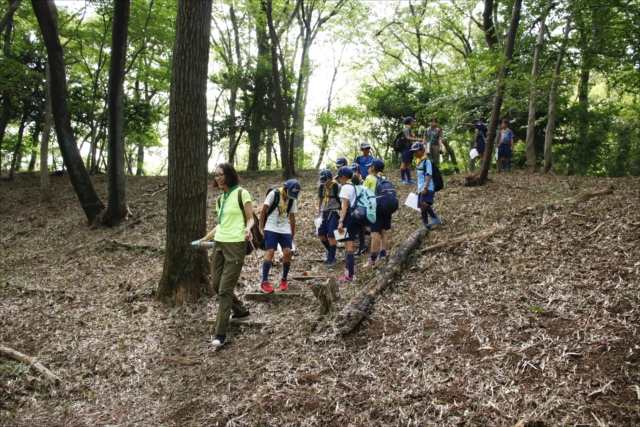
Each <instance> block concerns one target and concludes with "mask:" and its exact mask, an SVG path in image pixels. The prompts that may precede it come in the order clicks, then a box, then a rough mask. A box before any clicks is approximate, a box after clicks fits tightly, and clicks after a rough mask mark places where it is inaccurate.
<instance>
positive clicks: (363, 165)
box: [353, 154, 373, 181]
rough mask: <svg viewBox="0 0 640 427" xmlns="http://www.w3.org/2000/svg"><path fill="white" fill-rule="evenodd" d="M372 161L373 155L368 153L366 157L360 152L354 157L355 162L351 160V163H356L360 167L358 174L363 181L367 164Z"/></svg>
mask: <svg viewBox="0 0 640 427" xmlns="http://www.w3.org/2000/svg"><path fill="white" fill-rule="evenodd" d="M372 161H373V156H372V155H371V154H369V156H368V157H365V156H364V155H363V154H360V155H359V156H358V157H356V160H355V162H353V163H357V164H358V166H359V167H360V175H362V180H363V181H364V179H365V178H366V177H367V173H368V171H369V166H367V165H368V164H369V163H371V162H372Z"/></svg>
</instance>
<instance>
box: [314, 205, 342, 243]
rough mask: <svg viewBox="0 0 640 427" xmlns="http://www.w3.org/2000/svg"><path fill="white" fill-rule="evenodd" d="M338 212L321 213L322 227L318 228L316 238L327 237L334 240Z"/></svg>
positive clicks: (338, 217)
mask: <svg viewBox="0 0 640 427" xmlns="http://www.w3.org/2000/svg"><path fill="white" fill-rule="evenodd" d="M339 219H340V211H329V212H322V225H321V226H320V228H318V236H329V237H330V238H331V239H335V237H336V236H335V234H334V232H335V231H336V229H337V228H338V220H339Z"/></svg>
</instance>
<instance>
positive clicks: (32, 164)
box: [27, 124, 42, 172]
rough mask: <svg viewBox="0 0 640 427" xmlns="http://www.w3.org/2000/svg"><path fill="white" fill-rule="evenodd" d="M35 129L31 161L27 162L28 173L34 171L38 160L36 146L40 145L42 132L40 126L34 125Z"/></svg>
mask: <svg viewBox="0 0 640 427" xmlns="http://www.w3.org/2000/svg"><path fill="white" fill-rule="evenodd" d="M36 126H37V129H36V130H35V132H34V133H33V145H32V148H31V160H29V168H28V169H27V170H28V171H29V172H33V171H35V170H36V161H37V160H38V144H39V143H40V132H41V131H42V129H41V127H40V126H41V125H38V124H36Z"/></svg>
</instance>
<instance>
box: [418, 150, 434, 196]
mask: <svg viewBox="0 0 640 427" xmlns="http://www.w3.org/2000/svg"><path fill="white" fill-rule="evenodd" d="M416 175H418V193H420V192H421V191H422V189H423V188H424V187H425V184H426V183H427V175H429V176H431V180H430V181H429V186H428V187H427V191H435V190H436V185H435V184H434V183H433V168H432V167H431V160H429V159H427V158H425V159H424V160H422V161H421V162H420V163H418V166H416Z"/></svg>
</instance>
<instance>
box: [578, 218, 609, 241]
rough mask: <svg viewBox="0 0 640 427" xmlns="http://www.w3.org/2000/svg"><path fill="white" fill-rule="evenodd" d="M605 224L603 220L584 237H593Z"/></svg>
mask: <svg viewBox="0 0 640 427" xmlns="http://www.w3.org/2000/svg"><path fill="white" fill-rule="evenodd" d="M603 224H604V222H601V223H600V224H598V226H597V227H596V228H594V229H593V230H591V232H590V233H589V234H587V235H586V236H584V237H583V239H586V238H587V237H591V236H593V235H594V234H596V232H597V231H598V230H599V229H600V227H602V225H603Z"/></svg>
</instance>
